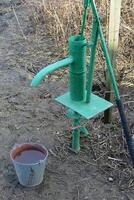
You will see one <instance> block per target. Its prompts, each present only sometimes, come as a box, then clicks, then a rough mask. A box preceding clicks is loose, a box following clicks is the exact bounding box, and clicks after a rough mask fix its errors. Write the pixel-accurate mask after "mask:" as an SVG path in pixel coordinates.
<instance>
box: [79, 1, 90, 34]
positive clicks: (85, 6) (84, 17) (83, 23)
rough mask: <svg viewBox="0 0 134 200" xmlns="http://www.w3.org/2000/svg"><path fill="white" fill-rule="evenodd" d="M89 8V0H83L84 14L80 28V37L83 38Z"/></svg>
mask: <svg viewBox="0 0 134 200" xmlns="http://www.w3.org/2000/svg"><path fill="white" fill-rule="evenodd" d="M89 7H90V0H84V14H83V20H82V27H81V36H82V37H83V36H84V30H85V24H86V19H87V9H88V8H89Z"/></svg>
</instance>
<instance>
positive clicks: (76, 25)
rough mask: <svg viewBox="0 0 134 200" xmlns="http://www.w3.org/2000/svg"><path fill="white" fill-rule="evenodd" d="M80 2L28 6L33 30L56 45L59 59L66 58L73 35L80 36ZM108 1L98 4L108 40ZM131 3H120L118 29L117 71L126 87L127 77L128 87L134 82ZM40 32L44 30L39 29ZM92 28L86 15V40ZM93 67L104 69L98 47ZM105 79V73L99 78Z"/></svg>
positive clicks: (52, 1)
mask: <svg viewBox="0 0 134 200" xmlns="http://www.w3.org/2000/svg"><path fill="white" fill-rule="evenodd" d="M82 2H83V1H80V0H76V1H72V0H65V1H64V2H63V1H62V0H58V1H57V0H49V1H46V0H41V1H40V3H39V2H37V1H33V2H32V3H31V1H30V2H27V3H28V4H29V6H31V9H32V14H31V19H32V22H33V24H34V26H35V27H36V31H37V33H39V34H40V32H41V31H42V30H43V34H44V32H45V34H46V35H49V36H50V37H51V38H53V40H54V41H55V45H56V46H57V49H58V52H59V54H60V55H61V56H66V55H67V53H68V38H69V36H70V35H72V34H79V33H80V31H81V22H82V20H81V19H82V14H83V3H82ZM109 2H110V1H109V0H100V1H97V8H98V10H99V13H100V14H101V16H102V25H103V30H104V34H105V38H106V40H107V38H108V37H107V36H108V19H109ZM133 8H134V3H133V0H123V2H122V11H121V25H120V36H119V48H118V58H117V65H118V68H117V71H118V74H119V78H118V79H119V81H120V83H121V82H122V84H126V81H124V78H125V79H126V76H127V77H128V79H129V80H128V81H127V84H128V85H132V84H133V83H131V82H133V80H132V77H133V75H131V74H132V73H131V72H133V61H134V60H133V58H134V55H133V39H134V31H133V27H134V21H133ZM42 28H43V29H42ZM91 28H92V13H91V12H89V14H88V20H87V26H86V31H85V32H86V36H87V38H88V39H89V38H90V35H91ZM96 66H97V69H98V70H100V69H101V70H102V69H104V66H105V62H104V58H103V54H102V51H101V46H100V44H99V45H98V50H97V60H96ZM100 76H101V79H103V78H104V70H102V74H101V75H100Z"/></svg>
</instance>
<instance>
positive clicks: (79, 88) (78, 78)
mask: <svg viewBox="0 0 134 200" xmlns="http://www.w3.org/2000/svg"><path fill="white" fill-rule="evenodd" d="M86 48H87V42H86V39H85V38H84V37H83V38H82V37H81V36H80V35H77V36H72V37H70V38H69V49H70V55H71V56H72V57H73V62H72V63H71V65H70V70H69V74H70V79H69V87H70V95H71V98H72V100H74V101H82V100H84V99H85V90H86Z"/></svg>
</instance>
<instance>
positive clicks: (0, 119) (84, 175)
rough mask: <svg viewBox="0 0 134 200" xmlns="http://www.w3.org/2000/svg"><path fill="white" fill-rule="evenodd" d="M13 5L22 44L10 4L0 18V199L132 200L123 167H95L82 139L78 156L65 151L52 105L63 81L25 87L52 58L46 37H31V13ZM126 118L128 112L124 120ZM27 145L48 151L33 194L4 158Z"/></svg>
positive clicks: (59, 117) (133, 177) (61, 118)
mask: <svg viewBox="0 0 134 200" xmlns="http://www.w3.org/2000/svg"><path fill="white" fill-rule="evenodd" d="M16 2H18V5H17V6H15V11H16V14H17V16H18V19H19V22H20V24H21V26H22V27H23V31H24V34H25V36H26V40H25V39H24V37H23V36H22V33H21V30H20V27H19V26H18V23H17V20H16V18H15V15H14V13H13V10H12V9H11V8H10V3H9V2H8V1H7V2H5V3H1V4H0V7H1V9H3V10H5V12H1V14H0V200H30V199H31V200H67V199H68V200H133V199H134V186H133V183H134V174H133V173H130V176H129V177H128V173H127V169H126V168H125V169H126V171H124V168H123V167H122V168H120V169H119V170H118V173H117V171H116V169H114V168H113V169H112V167H111V168H110V167H108V166H107V167H106V166H105V159H103V165H102V164H101V165H99V164H98V162H95V158H94V154H93V148H91V141H90V140H89V139H87V138H82V144H81V147H82V148H81V152H80V153H79V154H78V155H75V154H73V153H71V152H69V150H68V147H69V143H70V134H69V133H68V132H67V134H64V133H65V130H66V129H67V128H68V126H69V123H70V122H69V121H68V120H66V118H65V108H63V107H62V106H60V105H58V104H57V103H56V102H55V101H54V97H56V96H58V95H59V94H62V93H63V92H64V91H66V90H67V84H66V80H65V79H63V78H62V79H61V78H57V76H56V75H54V76H53V77H50V79H49V80H47V81H46V82H45V84H42V85H41V86H40V87H39V88H37V89H33V88H31V87H30V82H31V79H32V76H33V73H32V70H33V69H36V70H37V71H38V70H39V69H41V68H42V67H43V66H44V64H45V65H47V64H48V63H49V62H51V60H52V57H55V56H56V53H55V49H54V43H53V41H52V39H51V38H48V37H46V36H42V37H39V36H38V35H37V34H35V32H34V28H33V27H32V25H31V23H30V21H29V17H28V16H29V13H30V10H29V9H28V8H27V7H26V6H25V5H19V1H16ZM42 52H43V56H42V54H41V53H42ZM65 77H66V76H65ZM129 93H131V94H132V89H131V88H130V91H129V92H127V94H129ZM130 100H131V99H130ZM131 109H132V108H131ZM131 118H133V115H132V111H131V115H128V119H131ZM97 120H98V119H97ZM115 121H116V119H115ZM98 124H99V131H100V133H104V136H105V134H106V132H107V131H109V130H111V131H113V130H114V128H113V129H111V127H109V126H108V125H107V126H104V124H102V123H101V124H100V122H98V121H95V122H94V124H92V122H89V123H88V126H89V128H91V127H92V131H93V130H94V131H95V130H96V129H97V126H98ZM131 126H132V124H131ZM119 130H120V133H121V129H120V127H118V128H117V130H115V132H116V131H119ZM100 137H101V136H100ZM121 138H122V136H121ZM29 141H30V142H31V141H32V142H38V143H42V144H43V145H45V146H46V147H47V148H48V150H49V159H48V165H47V169H46V173H45V177H44V181H43V183H42V184H41V185H40V186H38V187H35V188H32V189H28V188H24V187H22V186H21V185H20V184H19V182H18V179H17V177H16V174H15V171H14V168H13V165H12V163H11V160H10V158H9V152H10V150H11V148H12V147H13V146H14V144H17V143H23V142H29ZM98 141H99V140H98ZM98 143H99V142H98ZM111 144H112V143H111ZM112 145H114V143H113V144H112ZM113 148H114V147H113ZM123 159H125V158H124V157H123ZM126 159H127V164H125V166H126V165H128V166H129V169H130V168H131V163H130V161H129V160H128V158H127V155H126ZM123 172H124V173H123ZM122 173H123V174H122ZM117 174H118V176H116V175H117ZM119 174H120V176H119Z"/></svg>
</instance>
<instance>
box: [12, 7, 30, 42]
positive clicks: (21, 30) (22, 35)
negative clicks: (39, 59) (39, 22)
mask: <svg viewBox="0 0 134 200" xmlns="http://www.w3.org/2000/svg"><path fill="white" fill-rule="evenodd" d="M12 9H13V13H14V16H15V18H16V21H17V23H18V26H19V28H20V31H21V33H22V36H23V38H24V39H25V40H26V39H27V38H26V36H25V34H24V32H23V29H22V27H21V25H20V22H19V19H18V16H17V14H16V11H15V8H14V6H13V5H12Z"/></svg>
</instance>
